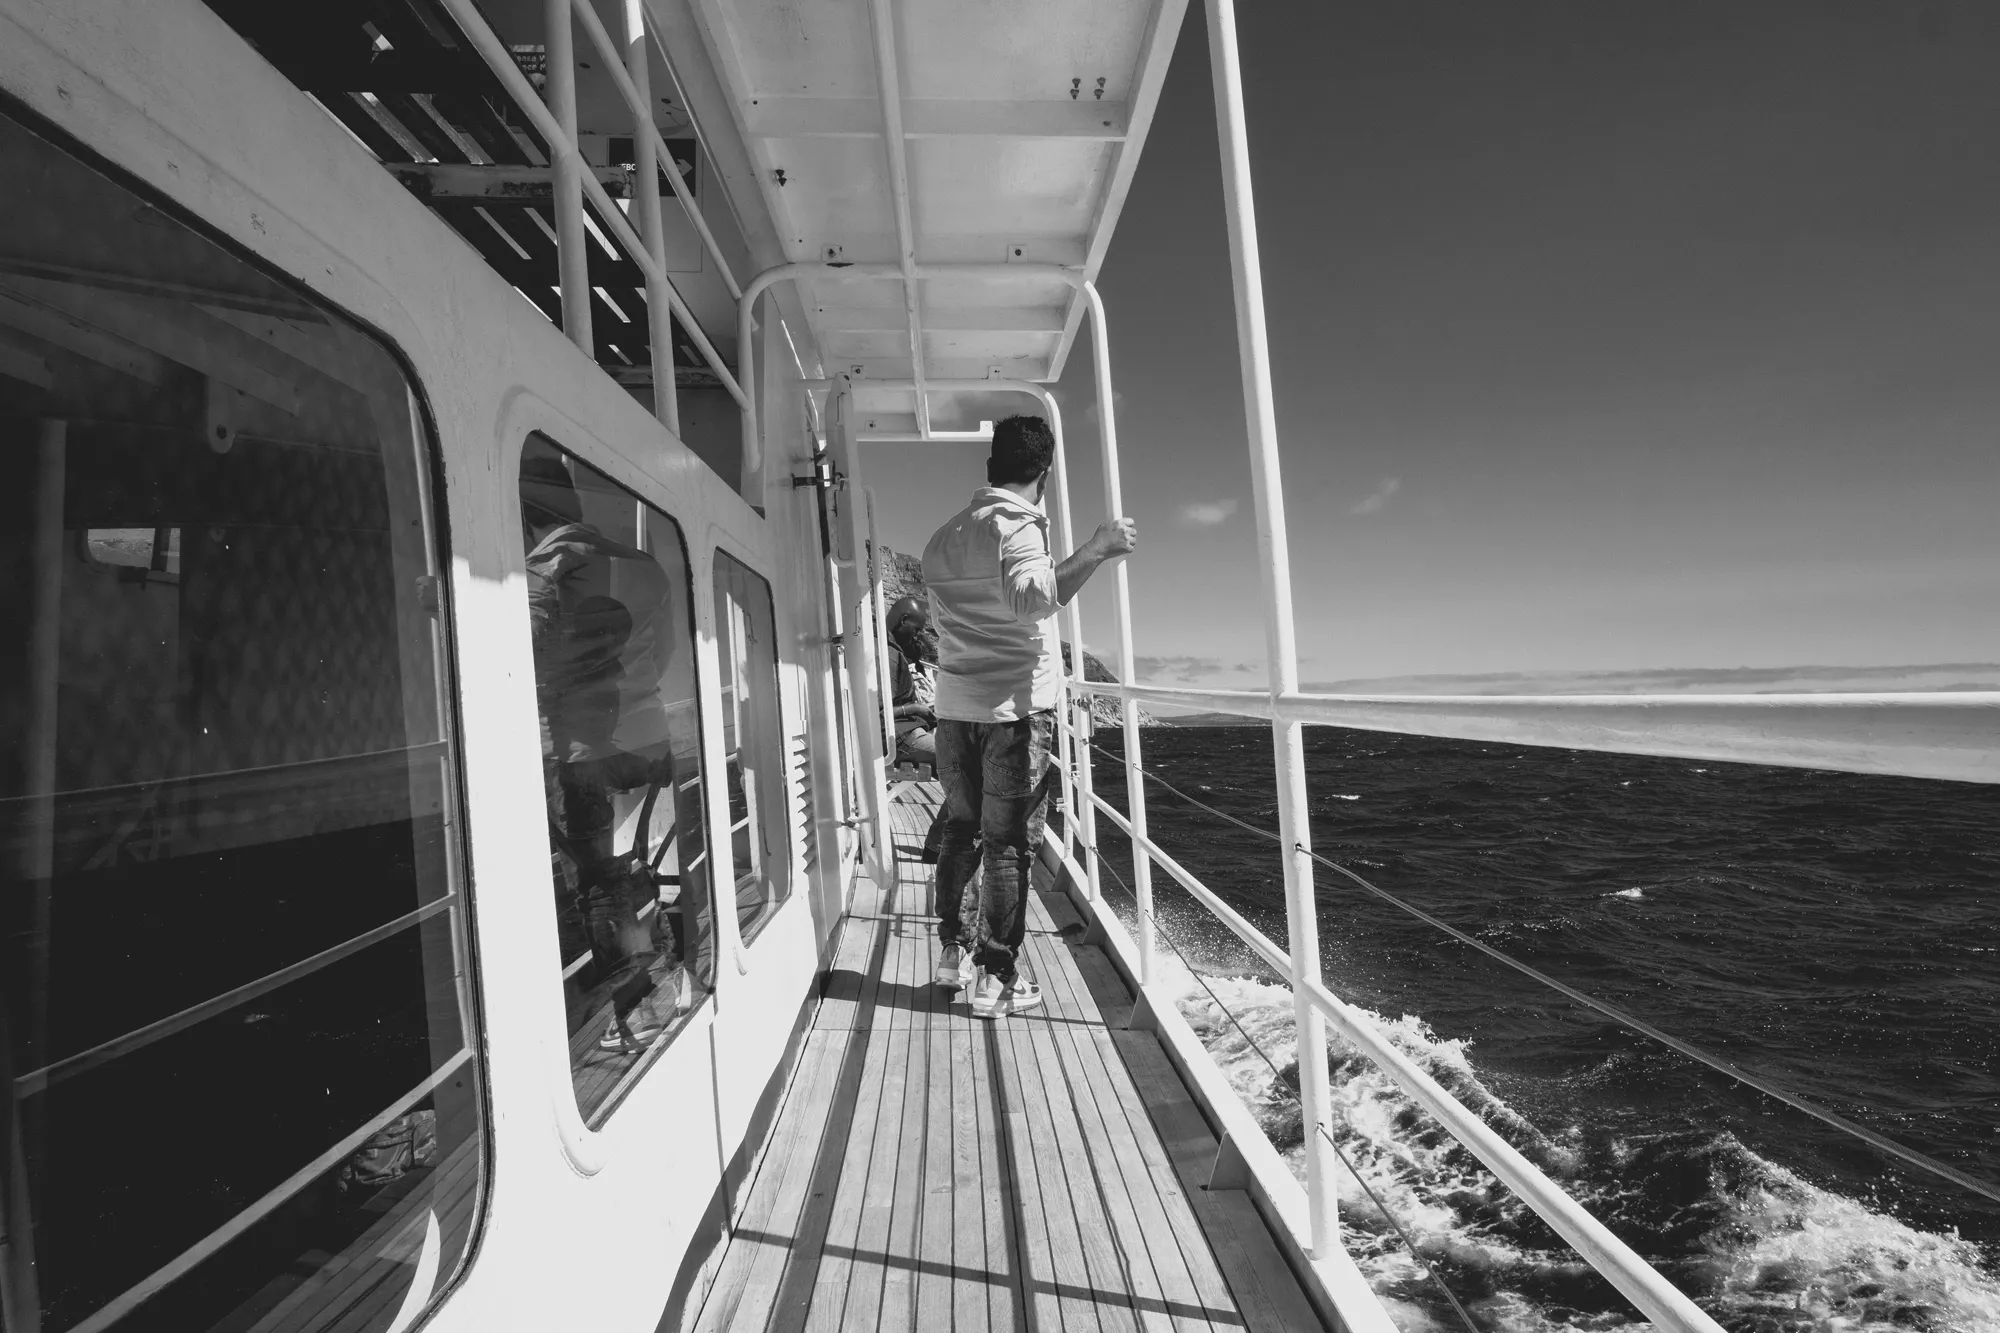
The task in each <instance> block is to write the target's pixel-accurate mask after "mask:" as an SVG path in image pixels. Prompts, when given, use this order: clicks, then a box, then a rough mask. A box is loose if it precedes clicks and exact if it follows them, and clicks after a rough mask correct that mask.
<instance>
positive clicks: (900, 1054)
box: [841, 1028, 910, 1328]
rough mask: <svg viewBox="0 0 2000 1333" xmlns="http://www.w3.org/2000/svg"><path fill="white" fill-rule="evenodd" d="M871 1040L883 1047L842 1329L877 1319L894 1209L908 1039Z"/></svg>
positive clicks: (901, 1034)
mask: <svg viewBox="0 0 2000 1333" xmlns="http://www.w3.org/2000/svg"><path fill="white" fill-rule="evenodd" d="M875 1038H876V1039H877V1040H879V1041H882V1042H884V1043H886V1046H885V1050H884V1054H883V1060H882V1092H881V1099H880V1104H879V1106H878V1107H877V1110H876V1116H875V1132H874V1143H875V1152H874V1156H873V1159H872V1160H871V1161H870V1163H869V1167H868V1178H867V1180H866V1181H865V1182H863V1186H862V1190H861V1199H860V1214H859V1216H858V1217H857V1218H856V1219H855V1223H856V1225H855V1232H854V1241H853V1246H852V1249H853V1251H854V1267H853V1270H852V1272H851V1274H850V1276H849V1280H848V1281H849V1286H848V1292H847V1300H846V1304H845V1313H844V1314H843V1316H842V1319H841V1326H842V1327H843V1328H874V1327H876V1326H877V1324H878V1323H879V1321H880V1319H881V1312H882V1282H883V1278H884V1277H885V1276H886V1275H887V1269H888V1260H889V1226H890V1223H891V1222H892V1221H893V1220H894V1215H895V1210H896V1182H897V1179H898V1178H899V1176H900V1175H901V1174H902V1166H903V1151H902V1148H903V1109H904V1103H903V1089H904V1088H905V1086H906V1085H907V1084H908V1083H909V1079H910V1034H909V1032H908V1030H907V1029H905V1030H901V1031H898V1030H897V1029H894V1028H890V1029H888V1030H887V1031H883V1030H882V1029H880V1028H878V1029H877V1030H876V1032H875Z"/></svg>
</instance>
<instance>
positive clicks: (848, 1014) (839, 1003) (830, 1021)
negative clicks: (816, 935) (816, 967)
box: [813, 916, 876, 1028]
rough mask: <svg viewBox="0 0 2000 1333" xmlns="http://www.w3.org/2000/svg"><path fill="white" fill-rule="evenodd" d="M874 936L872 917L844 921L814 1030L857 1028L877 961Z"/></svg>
mask: <svg viewBox="0 0 2000 1333" xmlns="http://www.w3.org/2000/svg"><path fill="white" fill-rule="evenodd" d="M875 935H876V931H875V921H874V919H873V918H872V917H863V916H849V917H846V918H845V919H843V920H842V921H841V923H840V939H839V942H838V943H836V944H835V945H834V948H833V962H832V964H831V965H830V966H829V967H828V968H827V973H826V980H825V982H824V983H823V988H822V990H821V992H820V1000H819V1010H818V1012H817V1013H815V1014H814V1015H813V1026H814V1027H817V1028H852V1027H854V1026H855V1020H856V1018H857V1017H859V1015H860V1013H861V1009H862V1006H863V1004H864V1003H865V1002H866V993H867V990H868V988H869V984H870V983H869V979H868V973H869V969H870V968H871V967H872V966H873V965H874V961H875Z"/></svg>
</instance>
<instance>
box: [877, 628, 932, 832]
mask: <svg viewBox="0 0 2000 1333" xmlns="http://www.w3.org/2000/svg"><path fill="white" fill-rule="evenodd" d="M888 620H889V670H890V675H889V679H890V681H891V682H892V688H893V693H892V694H891V695H890V702H891V703H892V704H893V705H894V706H895V712H896V761H897V762H898V763H915V764H929V765H930V768H931V772H933V773H935V772H937V713H936V712H934V711H933V709H932V704H933V703H934V702H935V701H936V699H937V650H936V649H935V648H934V647H933V646H932V644H931V642H930V640H929V638H928V636H927V635H926V634H925V631H926V630H927V629H928V628H929V627H930V617H929V616H927V615H926V614H925V613H924V604H923V603H922V602H920V601H918V600H917V599H916V598H914V597H905V598H903V599H902V600H901V601H898V602H897V603H896V604H895V605H894V606H892V607H890V608H889V616H888ZM943 838H944V805H943V803H942V802H940V803H939V805H938V813H937V817H936V818H934V819H933V820H932V821H931V828H930V832H929V833H928V834H926V835H925V837H924V851H923V859H924V863H925V864H926V865H936V864H937V858H938V848H939V846H940V845H941V843H942V840H943Z"/></svg>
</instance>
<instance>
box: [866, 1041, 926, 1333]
mask: <svg viewBox="0 0 2000 1333" xmlns="http://www.w3.org/2000/svg"><path fill="white" fill-rule="evenodd" d="M900 1035H901V1036H902V1038H903V1041H904V1044H905V1047H906V1049H907V1052H908V1058H909V1065H908V1072H907V1074H906V1075H905V1079H904V1083H903V1126H902V1131H901V1133H900V1134H899V1136H898V1139H897V1147H898V1151H897V1154H896V1187H895V1189H894V1191H892V1192H891V1194H890V1211H889V1230H888V1235H887V1237H886V1238H885V1240H884V1241H883V1245H882V1266H883V1273H882V1307H881V1312H880V1313H879V1314H878V1315H877V1316H876V1319H875V1327H876V1328H878V1329H881V1330H883V1331H884V1333H914V1330H916V1329H917V1328H919V1327H921V1325H919V1324H918V1323H917V1322H916V1301H917V1284H916V1278H917V1263H918V1254H917V1247H918V1244H919V1241H920V1239H921V1237H922V1235H923V1207H924V1155H925V1149H926V1148H927V1147H928V1144H929V1132H928V1127H929V1116H930V1080H931V1062H930V1051H929V1043H928V1042H926V1041H925V1039H924V1036H923V1034H922V1033H918V1032H904V1033H902V1034H900Z"/></svg>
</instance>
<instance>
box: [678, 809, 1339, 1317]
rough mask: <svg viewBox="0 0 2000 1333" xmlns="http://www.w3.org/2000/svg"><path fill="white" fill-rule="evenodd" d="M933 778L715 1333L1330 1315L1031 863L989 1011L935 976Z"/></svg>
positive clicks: (822, 1008) (754, 1213)
mask: <svg viewBox="0 0 2000 1333" xmlns="http://www.w3.org/2000/svg"><path fill="white" fill-rule="evenodd" d="M936 800H937V789H936V787H935V785H934V784H930V783H920V784H909V785H904V786H901V787H899V788H898V789H897V796H896V800H895V802H894V803H893V805H892V807H891V815H892V828H893V830H894V839H895V842H896V844H897V882H896V883H895V884H894V885H893V886H892V887H891V888H890V889H889V890H888V891H886V892H883V891H880V890H878V889H877V887H876V886H874V885H872V884H870V883H867V882H865V881H864V882H863V883H862V884H861V885H860V886H859V887H858V888H857V890H856V894H855V899H854V903H853V910H852V912H851V914H850V915H849V916H848V918H847V919H846V920H845V921H844V922H843V924H842V934H841V937H840V941H839V947H838V950H837V953H836V955H835V958H834V962H833V966H832V969H831V971H830V972H829V974H828V976H827V978H826V984H825V989H824V992H823V995H822V998H821V1000H820V1003H819V1007H818V1010H817V1012H816V1013H815V1014H814V1016H813V1021H812V1025H811V1027H810V1029H809V1030H808V1031H807V1033H806V1034H805V1038H804V1042H803V1047H802V1050H801V1052H800V1056H799V1062H798V1066H797V1069H796V1071H795V1072H794V1074H793V1076H792V1081H791V1085H790V1087H789V1088H788V1089H787V1090H786V1093H785V1100H784V1104H783V1107H782V1109H781V1110H780V1112H779V1114H778V1118H777V1121H776V1123H775V1124H774V1125H773V1126H772V1130H771V1134H770V1136H769V1139H768V1140H767V1142H766V1144H765V1146H764V1150H763V1155H762V1157H761V1159H760V1160H759V1161H758V1164H757V1167H756V1171H755V1174H754V1175H753V1177H752V1178H751V1179H750V1181H749V1182H748V1184H747V1187H746V1189H745V1191H744V1193H743V1194H742V1196H741V1201H742V1202H741V1207H740V1209H739V1211H738V1214H737V1216H736V1218H735V1220H734V1225H733V1226H732V1227H731V1229H730V1239H729V1243H728V1247H727V1250H726V1251H725V1253H724V1254H723V1256H722V1260H721V1264H720V1268H719V1270H718V1272H717V1276H716V1280H715V1283H714V1285H713V1286H712V1287H711V1288H710V1290H709V1293H708V1296H707V1299H706V1301H705V1302H704V1304H703V1305H702V1307H701V1309H700V1311H699V1314H698V1315H697V1316H696V1317H695V1318H693V1319H692V1320H690V1321H689V1322H688V1326H689V1327H692V1328H694V1329H697V1330H699V1331H700V1333H709V1331H710V1330H718V1331H719V1330H774V1331H775V1330H786V1331H788V1333H790V1331H794V1330H797V1331H803V1330H807V1329H875V1328H898V1329H912V1330H923V1333H931V1331H932V1330H941V1329H952V1330H957V1333H967V1331H968V1330H975V1329H977V1330H1011V1329H1037V1330H1067V1331H1068V1333H1076V1331H1077V1330H1093V1331H1096V1330H1102V1333H1113V1330H1125V1329H1132V1330H1138V1329H1172V1330H1179V1331H1192V1330H1201V1329H1243V1328H1247V1329H1252V1330H1257V1331H1258V1333H1263V1331H1264V1330H1273V1331H1275V1330H1288V1331H1289V1330H1306V1329H1319V1328H1322V1327H1323V1325H1322V1323H1321V1321H1320V1319H1319V1318H1318V1316H1317V1315H1316V1314H1315V1313H1314V1310H1313V1307H1312V1305H1311V1304H1310V1302H1309V1301H1308V1300H1307V1298H1306V1296H1305V1294H1304V1292H1303V1291H1302V1290H1301V1289H1300V1287H1299V1284H1298V1281H1297V1279H1296V1278H1295V1277H1294V1276H1293V1274H1292V1272H1291V1270H1290V1269H1289V1268H1288V1267H1287V1266H1286V1264H1285V1262H1284V1259H1283V1257H1282V1256H1281V1254H1280V1253H1279V1250H1278V1248H1277V1246H1276V1244H1275V1242H1274V1241H1273V1240H1272V1238H1271V1236H1270V1233H1269V1232H1268V1231H1267V1230H1266V1229H1265V1223H1264V1220H1263V1217H1262V1216H1261V1215H1260V1214H1259V1213H1258V1212H1257V1210H1256V1207H1255V1205H1254V1204H1253V1203H1252V1202H1251V1201H1250V1199H1249V1197H1248V1196H1247V1195H1245V1194H1244V1193H1243V1192H1242V1191H1240V1190H1213V1191H1212V1190H1209V1189H1208V1188H1207V1187H1206V1181H1207V1179H1208V1173H1209V1168H1210V1166H1211V1164H1212V1162H1213V1161H1214V1156H1215V1146H1216V1140H1215V1136H1214V1134H1213V1132H1212V1131H1211V1130H1210V1128H1209V1126H1208V1124H1207V1122H1206V1121H1205V1119H1204V1118H1203V1116H1202V1114H1201V1112H1200V1111H1199V1109H1198V1108H1197V1107H1196V1106H1195V1104H1194V1103H1193V1102H1192V1101H1191V1100H1190V1099H1189V1097H1188V1094H1187V1090H1186V1088H1185V1087H1184V1086H1183V1085H1182V1083H1181V1080H1180V1077H1179V1075H1178V1074H1176V1073H1175V1072H1174V1069H1173V1067H1172V1065H1171V1064H1169V1063H1168V1060H1167V1056H1166V1054H1165V1052H1164V1051H1163V1050H1162V1049H1161V1048H1160V1045H1159V1042H1158V1040H1157V1039H1156V1038H1155V1037H1154V1036H1153V1034H1152V1033H1150V1032H1146V1031H1142V1030H1139V1029H1136V1028H1133V1029H1128V1028H1126V1027H1125V1024H1126V1022H1127V1020H1128V1018H1129V1016H1130V1014H1131V1012H1132V996H1131V993H1130V991H1129V990H1127V988H1126V987H1125V984H1124V982H1123V980H1122V979H1121V978H1120V976H1119V974H1118V972H1117V970H1116V969H1115V968H1114V967H1113V966H1112V964H1111V962H1110V960H1109V959H1108V958H1106V957H1105V955H1104V954H1103V952H1102V951H1101V950H1099V949H1098V948H1096V947H1095V946H1094V945H1090V944H1086V943H1084V942H1083V933H1084V931H1083V923H1082V922H1081V920H1079V918H1078V917H1077V915H1076V913H1075V911H1074V910H1073V909H1072V907H1071V905H1070V903H1069V900H1068V899H1067V897H1065V896H1064V895H1063V894H1062V893H1060V892H1059V891H1055V890H1053V889H1052V888H1051V887H1050V885H1049V884H1048V882H1047V880H1046V877H1045V876H1043V875H1041V874H1040V872H1039V870H1038V883H1037V890H1038V891H1037V892H1036V894H1035V895H1034V899H1033V901H1032V902H1031V903H1030V906H1029V915H1028V942H1027V962H1026V970H1027V971H1028V972H1029V973H1030V974H1031V975H1033V976H1034V977H1035V978H1036V979H1037V980H1039V981H1040V982H1041V984H1042V989H1043V992H1044V994H1045V995H1046V997H1047V998H1046V999H1045V1001H1044V1003H1043V1007H1042V1008H1041V1009H1040V1010H1037V1011H1035V1012H1033V1013H1030V1014H1023V1015H1017V1016H1015V1017H1013V1018H1009V1019H1003V1020H1001V1021H999V1022H997V1023H990V1022H983V1021H981V1020H979V1019H975V1018H973V1017H972V1016H971V1013H970V1011H969V1010H968V1009H967V1006H966V1003H965V1000H964V998H963V996H962V995H960V994H956V993H953V992H950V991H946V990H942V989H940V988H939V987H937V986H935V985H933V984H932V983H931V973H932V969H933V968H934V967H935V966H936V962H937V943H936V939H935V922H934V920H933V918H931V917H930V916H929V915H928V905H929V896H930V880H931V873H930V867H928V866H926V865H923V864H922V863H921V862H920V861H919V860H918V859H917V849H918V847H919V846H920V845H921V843H922V841H923V834H924V830H925V828H926V827H927V826H928V824H929V821H930V814H931V810H932V809H933V808H934V806H935V803H936Z"/></svg>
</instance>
